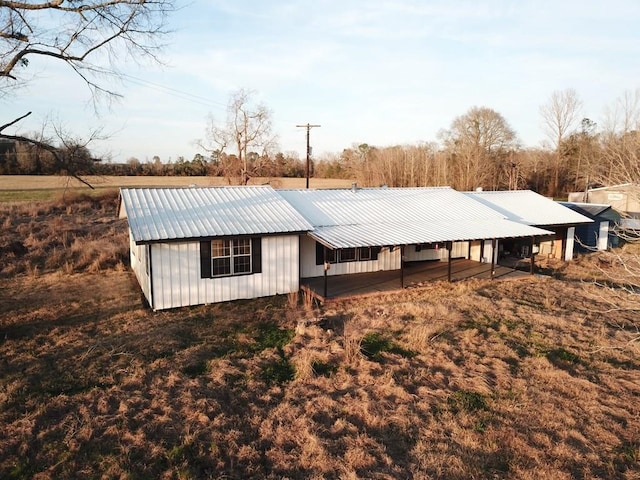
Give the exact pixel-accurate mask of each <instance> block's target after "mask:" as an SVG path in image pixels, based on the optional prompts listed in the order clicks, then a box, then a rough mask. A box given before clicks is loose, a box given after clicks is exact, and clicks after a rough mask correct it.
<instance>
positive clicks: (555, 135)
mask: <svg viewBox="0 0 640 480" xmlns="http://www.w3.org/2000/svg"><path fill="white" fill-rule="evenodd" d="M581 108H582V101H581V100H580V99H579V97H578V94H577V93H576V91H575V90H574V89H572V88H569V89H566V90H561V91H560V90H556V91H555V92H553V93H552V94H551V97H550V98H549V100H548V102H547V103H546V104H544V105H542V106H541V107H540V116H541V117H542V127H543V129H544V131H545V134H546V135H547V137H548V138H549V140H550V141H551V143H552V145H553V146H554V148H555V151H556V156H555V164H554V171H553V184H552V187H551V191H552V194H553V195H558V194H560V193H561V192H560V170H561V168H562V143H563V141H564V140H565V138H566V136H567V134H568V133H569V132H570V131H571V130H572V129H573V128H574V126H575V124H576V122H577V120H578V118H580V110H581Z"/></svg>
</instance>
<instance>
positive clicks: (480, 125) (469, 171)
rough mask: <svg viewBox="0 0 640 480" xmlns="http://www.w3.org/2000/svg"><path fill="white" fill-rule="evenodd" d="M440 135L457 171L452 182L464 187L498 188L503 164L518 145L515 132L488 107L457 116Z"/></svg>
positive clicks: (461, 187)
mask: <svg viewBox="0 0 640 480" xmlns="http://www.w3.org/2000/svg"><path fill="white" fill-rule="evenodd" d="M440 137H441V139H442V140H443V143H444V145H445V148H446V149H447V151H448V152H449V155H450V163H451V164H452V167H453V169H454V171H455V173H454V176H455V178H453V179H452V180H453V184H454V185H455V186H456V187H457V188H460V189H463V190H470V189H473V188H475V187H480V186H483V187H491V188H494V189H496V188H499V187H500V186H501V183H502V182H501V181H500V176H501V175H502V173H503V172H502V170H503V169H502V166H501V163H502V162H504V161H505V160H506V156H508V155H509V152H510V151H513V150H515V149H517V148H518V141H517V136H516V133H515V131H514V130H513V129H512V128H511V127H510V126H509V124H508V123H507V121H506V120H505V119H504V117H503V116H502V115H500V114H499V113H498V112H496V111H495V110H492V109H490V108H487V107H473V108H471V109H470V110H469V111H468V112H467V113H466V114H464V115H461V116H459V117H457V118H455V119H454V120H453V122H452V123H451V127H450V128H449V130H445V131H442V132H440ZM506 181H507V182H508V180H506Z"/></svg>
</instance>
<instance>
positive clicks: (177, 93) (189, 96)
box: [122, 73, 227, 109]
mask: <svg viewBox="0 0 640 480" xmlns="http://www.w3.org/2000/svg"><path fill="white" fill-rule="evenodd" d="M122 77H123V78H125V79H126V80H128V81H129V82H130V83H134V84H137V85H142V86H148V87H152V88H154V89H155V90H158V91H161V92H164V93H166V94H167V95H171V96H172V97H176V98H181V99H182V100H188V101H190V102H193V103H197V104H200V105H204V106H206V107H212V108H225V109H226V108H227V105H226V104H224V103H222V102H216V101H215V100H211V99H209V98H205V97H201V96H200V95H194V94H193V93H189V92H185V91H183V90H178V89H177V88H172V87H167V86H166V85H161V84H159V83H154V82H151V81H149V80H145V79H143V78H139V77H134V76H133V75H128V74H126V73H123V74H122Z"/></svg>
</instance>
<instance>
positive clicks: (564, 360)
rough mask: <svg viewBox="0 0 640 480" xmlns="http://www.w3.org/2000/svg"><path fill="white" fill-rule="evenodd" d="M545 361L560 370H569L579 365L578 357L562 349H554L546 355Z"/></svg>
mask: <svg viewBox="0 0 640 480" xmlns="http://www.w3.org/2000/svg"><path fill="white" fill-rule="evenodd" d="M546 357H547V360H549V361H550V362H551V363H552V364H553V365H554V366H556V367H558V368H562V369H565V370H566V369H571V368H573V367H574V366H576V365H578V364H580V363H581V360H580V357H578V356H577V355H576V354H575V353H573V352H570V351H569V350H565V349H564V348H554V349H553V350H549V351H548V352H547V353H546Z"/></svg>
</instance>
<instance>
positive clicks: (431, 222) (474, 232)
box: [278, 187, 551, 248]
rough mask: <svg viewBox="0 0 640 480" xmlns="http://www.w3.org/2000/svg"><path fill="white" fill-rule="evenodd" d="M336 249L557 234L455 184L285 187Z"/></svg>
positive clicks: (317, 232)
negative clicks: (484, 201) (515, 218)
mask: <svg viewBox="0 0 640 480" xmlns="http://www.w3.org/2000/svg"><path fill="white" fill-rule="evenodd" d="M278 193H279V194H280V195H282V196H283V197H284V198H285V199H286V200H287V201H289V203H291V204H292V205H293V206H294V207H295V208H296V209H297V210H298V211H299V212H300V213H301V214H302V215H303V216H304V217H305V218H307V219H308V220H309V222H311V224H312V225H313V226H314V230H313V232H311V233H310V235H311V236H312V237H314V238H315V239H316V240H319V241H320V242H321V243H324V244H325V245H327V246H330V247H332V248H351V247H357V246H384V245H405V244H411V243H429V242H441V241H449V240H451V241H456V240H472V239H482V238H507V237H524V236H532V235H545V234H549V233H551V232H548V231H546V230H541V229H537V228H532V227H528V226H526V225H522V224H519V223H515V222H509V221H507V220H506V219H505V216H504V215H502V214H501V213H499V212H497V211H496V210H495V209H492V208H490V207H488V206H486V205H483V204H482V203H480V202H478V201H476V200H474V199H473V198H470V197H468V196H466V195H464V194H462V193H460V192H457V191H455V190H453V189H452V188H450V187H431V188H375V189H368V188H365V189H358V190H356V191H353V190H350V189H342V190H279V191H278Z"/></svg>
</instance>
